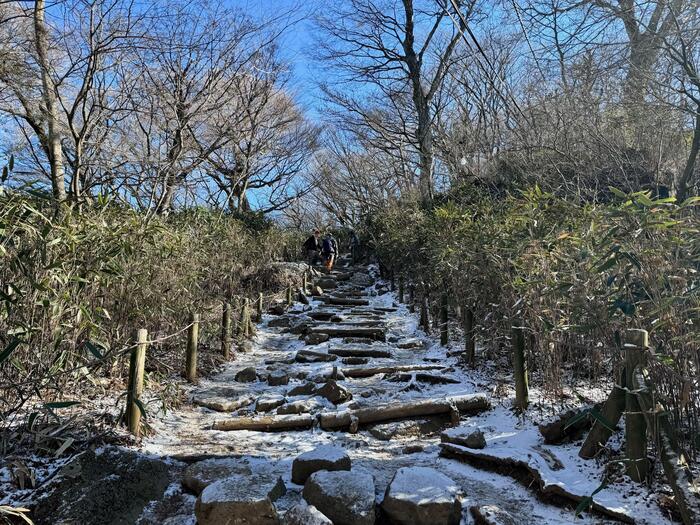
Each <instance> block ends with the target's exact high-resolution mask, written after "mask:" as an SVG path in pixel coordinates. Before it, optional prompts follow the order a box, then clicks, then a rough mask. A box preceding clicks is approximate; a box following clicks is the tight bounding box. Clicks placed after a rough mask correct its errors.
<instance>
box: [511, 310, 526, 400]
mask: <svg viewBox="0 0 700 525" xmlns="http://www.w3.org/2000/svg"><path fill="white" fill-rule="evenodd" d="M513 375H514V378H515V408H516V409H517V410H520V411H521V412H522V411H525V410H527V405H528V402H529V401H528V382H527V362H526V360H525V330H524V329H523V327H522V322H521V321H520V320H517V321H516V322H515V323H514V324H513Z"/></svg>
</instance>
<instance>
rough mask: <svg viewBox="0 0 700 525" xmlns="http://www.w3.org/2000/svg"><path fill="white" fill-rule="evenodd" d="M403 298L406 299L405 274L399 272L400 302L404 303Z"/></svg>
mask: <svg viewBox="0 0 700 525" xmlns="http://www.w3.org/2000/svg"><path fill="white" fill-rule="evenodd" d="M403 299H404V283H403V275H401V274H399V302H400V303H403Z"/></svg>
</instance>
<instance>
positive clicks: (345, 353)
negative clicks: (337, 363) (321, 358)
mask: <svg viewBox="0 0 700 525" xmlns="http://www.w3.org/2000/svg"><path fill="white" fill-rule="evenodd" d="M328 353H329V354H331V355H337V356H339V357H391V352H390V351H389V350H387V349H382V348H372V347H367V348H361V347H354V348H331V349H329V350H328Z"/></svg>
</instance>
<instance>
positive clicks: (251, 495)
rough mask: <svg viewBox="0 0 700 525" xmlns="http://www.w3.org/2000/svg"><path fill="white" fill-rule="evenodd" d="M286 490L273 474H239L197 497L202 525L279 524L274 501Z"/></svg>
mask: <svg viewBox="0 0 700 525" xmlns="http://www.w3.org/2000/svg"><path fill="white" fill-rule="evenodd" d="M285 491H286V489H285V486H284V483H283V482H282V478H280V477H279V476H277V475H275V474H270V473H254V474H252V475H242V474H236V475H233V476H231V477H228V478H225V479H222V480H220V481H217V482H215V483H212V484H211V485H209V486H207V487H206V488H205V489H204V490H203V491H202V493H201V494H200V495H199V498H197V503H196V504H195V516H196V517H197V523H198V525H221V524H223V523H227V524H229V525H244V524H245V525H278V524H279V518H278V517H277V509H276V508H275V505H274V501H275V500H277V499H278V498H280V497H281V496H282V495H283V494H284V493H285Z"/></svg>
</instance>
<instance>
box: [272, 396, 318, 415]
mask: <svg viewBox="0 0 700 525" xmlns="http://www.w3.org/2000/svg"><path fill="white" fill-rule="evenodd" d="M322 408H323V405H322V404H321V403H319V401H318V400H317V399H314V398H311V399H301V400H299V401H292V402H291V403H287V404H286V405H282V406H280V407H279V408H278V409H277V414H280V415H286V414H308V413H311V412H315V411H317V410H320V409H322Z"/></svg>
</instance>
